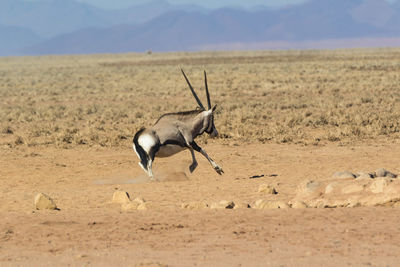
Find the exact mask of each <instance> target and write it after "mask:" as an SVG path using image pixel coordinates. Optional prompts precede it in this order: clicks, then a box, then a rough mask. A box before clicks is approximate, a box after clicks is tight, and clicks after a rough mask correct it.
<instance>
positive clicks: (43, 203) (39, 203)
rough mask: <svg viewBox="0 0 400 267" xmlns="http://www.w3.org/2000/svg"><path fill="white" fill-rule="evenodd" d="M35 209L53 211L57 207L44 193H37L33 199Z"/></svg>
mask: <svg viewBox="0 0 400 267" xmlns="http://www.w3.org/2000/svg"><path fill="white" fill-rule="evenodd" d="M35 208H36V209H37V210H46V209H48V210H55V209H57V205H56V203H55V202H54V200H53V199H52V198H51V197H49V196H48V195H46V194H44V193H39V194H37V195H36V197H35Z"/></svg>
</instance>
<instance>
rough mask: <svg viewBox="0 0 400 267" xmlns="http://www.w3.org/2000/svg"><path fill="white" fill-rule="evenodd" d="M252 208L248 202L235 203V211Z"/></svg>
mask: <svg viewBox="0 0 400 267" xmlns="http://www.w3.org/2000/svg"><path fill="white" fill-rule="evenodd" d="M250 208H251V206H250V204H249V203H247V202H239V203H235V207H234V209H250Z"/></svg>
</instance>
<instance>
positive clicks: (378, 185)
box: [369, 177, 392, 194]
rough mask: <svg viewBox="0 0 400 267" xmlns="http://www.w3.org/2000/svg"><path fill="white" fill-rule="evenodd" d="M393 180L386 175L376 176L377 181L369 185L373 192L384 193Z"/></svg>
mask: <svg viewBox="0 0 400 267" xmlns="http://www.w3.org/2000/svg"><path fill="white" fill-rule="evenodd" d="M391 182H392V180H391V179H390V178H386V177H380V178H376V179H375V181H373V182H372V183H371V185H370V186H369V190H370V191H371V192H372V193H375V194H378V193H383V192H384V190H385V188H386V187H387V186H388V185H389V183H391Z"/></svg>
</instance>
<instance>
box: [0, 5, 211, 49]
mask: <svg viewBox="0 0 400 267" xmlns="http://www.w3.org/2000/svg"><path fill="white" fill-rule="evenodd" d="M172 10H186V11H192V10H195V11H197V12H204V11H206V9H204V8H201V7H198V6H195V5H170V4H169V3H168V2H167V1H165V0H153V1H149V2H148V3H146V4H142V5H136V6H132V7H131V8H127V9H122V10H104V9H100V8H97V7H94V6H91V5H88V4H84V3H81V2H77V1H75V0H37V1H24V0H0V25H2V27H3V29H2V32H1V33H3V32H7V35H1V36H0V56H1V55H8V54H9V51H10V50H9V49H8V48H7V49H6V47H8V45H9V43H13V45H12V48H13V49H12V50H13V51H22V48H24V47H29V46H32V45H34V44H37V43H38V42H39V41H41V40H45V39H51V38H53V37H55V36H59V35H63V34H67V33H72V32H76V31H80V30H82V29H87V28H90V27H92V28H108V27H112V26H114V25H135V24H139V23H143V22H146V21H149V20H151V19H153V18H155V17H157V16H159V15H161V14H164V13H165V12H168V11H172ZM6 27H7V28H8V30H7V31H6V30H5V28H6ZM12 29H15V31H16V32H15V33H14V35H15V36H17V35H18V36H19V37H15V38H14V40H12V41H11V40H6V38H5V36H11V35H12V33H11V30H12ZM22 29H24V30H25V31H26V32H27V38H22V37H20V33H21V30H22ZM33 36H35V37H33ZM3 39H4V40H5V41H3ZM4 42H6V43H7V44H5V43H4Z"/></svg>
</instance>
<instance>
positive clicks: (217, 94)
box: [0, 48, 400, 148]
mask: <svg viewBox="0 0 400 267" xmlns="http://www.w3.org/2000/svg"><path fill="white" fill-rule="evenodd" d="M398 62H400V49H398V48H393V49H349V50H334V51H317V50H315V51H247V52H197V53H153V54H151V55H150V56H149V54H146V53H141V54H123V55H119V54H118V55H82V56H52V57H46V56H44V57H14V58H7V59H4V58H0V73H2V75H1V76H0V84H2V86H1V88H0V97H1V99H2V101H0V110H1V111H2V112H0V124H1V125H4V126H3V127H2V129H1V134H0V139H2V140H0V143H2V144H4V143H10V142H11V143H13V144H12V145H22V144H26V145H29V146H38V145H52V146H55V147H65V148H69V147H73V146H77V145H79V146H102V147H110V146H123V147H125V146H126V147H128V146H130V145H131V144H130V142H131V139H132V136H133V135H134V133H135V132H136V131H137V130H138V129H139V128H141V127H143V126H150V125H152V124H153V123H154V122H155V121H156V120H157V118H158V117H159V116H161V115H162V114H163V113H166V112H176V111H182V110H189V109H194V108H196V103H195V100H194V99H193V97H192V95H191V94H190V91H189V90H188V88H187V85H186V82H185V80H184V79H183V77H182V75H181V73H180V71H179V69H180V67H182V68H183V69H184V70H185V72H186V73H187V75H188V76H189V78H190V81H191V83H192V84H193V85H194V87H195V89H196V91H197V92H198V95H199V97H200V98H201V99H203V101H204V102H205V92H204V80H203V72H202V71H203V69H205V70H206V71H207V74H208V83H209V88H210V93H211V100H212V102H213V104H218V108H217V111H216V114H215V124H216V127H217V129H218V131H219V133H220V136H219V138H218V139H217V141H220V142H225V141H229V142H231V141H233V142H235V143H238V142H255V143H257V142H260V143H265V142H275V143H296V144H317V143H318V144H320V143H324V142H340V143H343V142H354V141H363V140H368V139H372V140H373V139H379V138H381V137H385V139H387V140H394V139H399V138H400V108H399V105H400V76H399V75H398V73H399V71H400V65H399V63H398ZM22 77H23V78H22ZM17 133H18V135H17ZM11 135H13V137H15V138H16V139H15V142H14V141H10V139H9V138H10V136H11ZM205 140H206V137H204V138H202V139H201V141H202V142H203V141H205Z"/></svg>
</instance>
